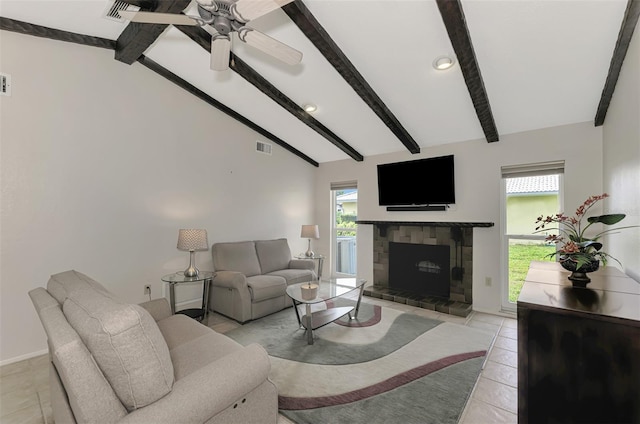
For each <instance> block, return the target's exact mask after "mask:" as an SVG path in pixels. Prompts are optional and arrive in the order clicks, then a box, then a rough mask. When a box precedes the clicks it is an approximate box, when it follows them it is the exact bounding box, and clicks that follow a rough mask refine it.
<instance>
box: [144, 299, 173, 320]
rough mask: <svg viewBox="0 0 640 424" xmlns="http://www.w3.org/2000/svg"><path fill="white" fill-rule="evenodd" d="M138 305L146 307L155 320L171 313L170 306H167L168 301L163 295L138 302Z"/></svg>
mask: <svg viewBox="0 0 640 424" xmlns="http://www.w3.org/2000/svg"><path fill="white" fill-rule="evenodd" d="M140 306H142V307H143V308H144V309H146V310H147V312H149V314H151V316H152V317H153V319H154V320H155V321H156V322H158V321H160V320H161V319H165V318H168V317H170V316H171V315H172V314H171V306H169V302H168V301H167V299H165V298H164V297H161V298H159V299H153V300H149V301H147V302H143V303H140Z"/></svg>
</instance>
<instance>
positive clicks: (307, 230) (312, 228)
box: [300, 225, 320, 258]
mask: <svg viewBox="0 0 640 424" xmlns="http://www.w3.org/2000/svg"><path fill="white" fill-rule="evenodd" d="M300 237H302V238H308V239H309V248H308V249H307V251H306V252H305V253H304V255H305V256H306V257H308V258H312V257H313V251H312V250H311V239H319V238H320V231H319V230H318V226H317V225H303V226H302V230H301V231H300Z"/></svg>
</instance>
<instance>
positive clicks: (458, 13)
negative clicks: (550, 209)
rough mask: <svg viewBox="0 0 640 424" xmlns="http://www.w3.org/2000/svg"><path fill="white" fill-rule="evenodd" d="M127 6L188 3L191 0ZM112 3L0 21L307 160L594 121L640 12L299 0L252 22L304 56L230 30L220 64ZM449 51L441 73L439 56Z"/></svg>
mask: <svg viewBox="0 0 640 424" xmlns="http://www.w3.org/2000/svg"><path fill="white" fill-rule="evenodd" d="M128 3H130V4H135V5H137V6H140V7H141V9H142V10H148V11H156V12H160V11H163V12H168V13H182V12H184V13H187V14H197V12H195V11H194V8H195V2H190V1H189V0H158V1H154V0H131V1H129V2H128ZM112 4H113V1H108V0H82V1H80V0H76V1H63V0H0V29H3V30H9V31H16V32H21V33H26V34H31V35H35V36H41V37H48V38H53V39H59V40H63V41H69V42H75V43H81V44H88V45H92V46H95V47H97V48H108V49H113V50H114V59H115V60H119V61H121V62H124V63H128V64H132V63H135V62H138V63H141V64H142V65H144V66H146V67H147V68H148V69H149V71H150V72H156V73H158V74H160V75H162V76H164V77H165V78H167V79H168V80H169V81H171V82H172V83H175V84H178V85H180V86H181V87H183V88H184V89H185V90H187V91H189V92H190V93H192V94H193V95H194V96H197V97H199V98H201V99H202V100H204V101H206V102H208V103H209V104H210V105H211V106H212V107H214V108H217V109H219V110H222V111H223V112H224V113H227V114H228V115H230V116H232V117H233V118H235V119H238V120H240V121H241V122H243V123H244V124H246V125H248V126H250V127H251V128H253V129H254V130H256V131H258V132H259V133H260V134H261V136H262V138H264V139H266V141H269V142H273V143H276V144H279V145H282V146H284V147H285V148H287V149H288V150H289V151H291V152H292V153H293V154H296V155H298V156H299V157H300V158H302V159H303V160H306V161H307V162H309V163H311V164H314V165H317V164H318V163H322V162H328V161H334V160H340V159H346V158H352V159H354V160H356V161H360V160H363V158H364V157H367V156H371V155H376V154H382V153H389V152H396V151H401V150H404V151H408V152H411V153H419V152H420V150H421V149H424V148H426V147H429V146H434V145H441V144H446V143H453V142H458V141H465V140H474V139H482V140H484V141H483V142H488V143H493V142H500V141H499V140H500V136H502V135H505V134H510V133H517V132H522V131H528V130H534V129H538V128H545V127H553V126H557V125H564V124H571V123H578V122H585V121H593V122H594V125H602V123H603V122H604V119H605V118H606V110H607V107H608V104H609V101H610V100H611V97H612V96H613V94H614V91H615V82H616V80H617V76H618V73H619V71H620V69H621V66H622V64H623V61H624V57H625V54H626V50H627V47H628V45H629V42H630V40H631V37H632V34H633V31H634V29H635V27H636V26H637V21H638V16H639V15H640V1H638V0H598V1H587V0H584V1H583V0H577V1H560V0H558V1H539V0H505V1H498V0H464V1H458V0H304V1H303V0H295V1H294V2H292V3H290V4H288V5H286V6H284V7H283V8H282V9H277V10H275V11H273V12H271V13H269V14H267V15H264V16H262V17H260V18H257V19H255V20H253V21H251V22H250V25H251V26H252V27H254V28H256V29H258V30H260V31H262V32H264V33H266V34H268V35H270V36H271V37H273V38H275V39H277V40H279V41H281V42H283V43H286V44H288V45H290V46H292V47H294V48H295V49H297V50H299V51H301V52H302V53H303V59H302V62H301V63H300V64H299V65H295V66H289V65H285V64H282V63H280V62H278V61H276V60H274V59H273V58H271V57H270V56H268V55H266V54H264V53H262V52H261V51H259V50H257V49H255V48H252V47H251V46H247V45H246V44H244V43H242V42H240V41H239V40H238V39H237V37H236V38H235V39H232V57H231V63H230V69H229V70H227V71H222V72H216V71H212V70H211V69H210V67H209V60H210V59H209V57H210V56H209V55H210V53H209V51H210V43H211V37H210V35H209V34H208V33H207V32H206V31H205V30H204V29H202V28H200V27H197V26H196V27H184V26H180V27H174V26H171V25H155V24H140V23H130V22H129V21H121V22H118V21H114V20H112V19H107V18H105V17H104V13H105V11H106V10H108V9H109V8H110V7H111V6H112ZM636 36H637V35H636ZM234 37H235V34H234ZM442 55H448V56H450V57H453V58H454V59H455V64H454V66H453V67H452V68H450V69H448V70H446V71H438V70H436V69H434V67H433V65H432V64H433V61H434V59H436V58H437V57H439V56H442ZM0 71H2V70H0ZM307 103H312V104H315V105H317V111H315V112H314V113H307V112H305V111H304V110H303V109H302V105H303V104H307Z"/></svg>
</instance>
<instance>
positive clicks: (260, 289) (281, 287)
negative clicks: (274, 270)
mask: <svg viewBox="0 0 640 424" xmlns="http://www.w3.org/2000/svg"><path fill="white" fill-rule="evenodd" d="M247 285H248V286H249V293H250V294H251V301H252V302H260V301H261V300H266V299H272V298H274V297H278V296H284V295H285V293H286V290H287V282H286V280H285V279H284V278H283V277H279V276H277V275H254V276H253V277H249V278H247Z"/></svg>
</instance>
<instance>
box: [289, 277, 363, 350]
mask: <svg viewBox="0 0 640 424" xmlns="http://www.w3.org/2000/svg"><path fill="white" fill-rule="evenodd" d="M310 284H312V285H313V284H315V285H317V286H318V290H317V294H316V296H315V297H314V298H312V299H309V298H308V297H309V296H308V294H307V293H304V292H303V290H304V289H306V288H308V287H309V285H310ZM365 284H367V280H363V279H360V278H332V279H330V280H321V281H310V282H308V283H298V284H292V285H290V286H288V287H287V296H289V297H290V298H291V299H293V309H294V310H295V311H296V317H297V318H298V324H299V325H301V326H302V327H303V328H304V329H305V330H306V332H307V343H308V344H313V330H315V329H317V328H320V327H322V326H323V325H327V324H329V323H331V322H333V321H335V320H337V319H338V318H340V317H343V316H344V315H347V314H349V318H350V319H355V318H357V317H358V310H359V309H360V301H361V300H362V292H363V291H364V286H365ZM356 290H358V301H357V303H356V306H355V307H354V306H341V307H336V308H329V309H325V310H322V311H316V312H311V305H313V304H314V303H320V302H324V301H326V300H331V299H335V298H338V297H342V296H345V295H347V294H349V293H352V292H354V291H356ZM301 304H304V305H305V315H303V316H302V317H300V312H298V305H301ZM352 311H353V312H354V314H353V316H352V315H351V312H352Z"/></svg>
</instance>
